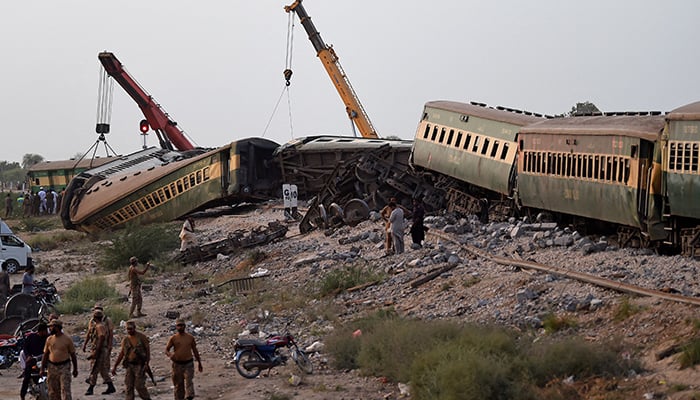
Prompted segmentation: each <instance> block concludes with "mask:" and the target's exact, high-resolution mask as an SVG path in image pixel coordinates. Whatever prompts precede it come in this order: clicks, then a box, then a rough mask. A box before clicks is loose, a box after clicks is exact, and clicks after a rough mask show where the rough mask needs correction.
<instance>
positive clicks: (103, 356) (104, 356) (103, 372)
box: [88, 348, 112, 386]
mask: <svg viewBox="0 0 700 400" xmlns="http://www.w3.org/2000/svg"><path fill="white" fill-rule="evenodd" d="M90 363H91V364H90V376H89V377H88V384H89V385H91V386H95V385H96V384H97V375H98V374H99V375H100V376H102V380H103V381H104V383H110V382H112V376H111V375H110V374H109V350H108V349H107V348H104V349H102V351H100V352H99V353H98V355H97V358H95V359H93V360H90Z"/></svg>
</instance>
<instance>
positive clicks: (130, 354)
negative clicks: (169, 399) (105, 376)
mask: <svg viewBox="0 0 700 400" xmlns="http://www.w3.org/2000/svg"><path fill="white" fill-rule="evenodd" d="M126 333H127V336H126V337H125V338H124V339H122V343H121V351H120V352H119V356H117V360H116V361H115V362H114V367H112V375H116V374H117V366H118V365H119V363H120V362H122V360H123V361H124V364H123V366H124V369H125V370H126V374H125V376H124V386H126V400H134V389H136V391H137V392H138V393H139V397H140V398H142V399H144V400H150V398H151V397H150V395H149V394H148V390H147V389H146V370H147V369H148V368H150V367H149V363H150V362H151V346H150V343H149V340H148V337H146V335H144V334H143V333H141V332H136V323H135V322H134V321H128V322H127V323H126Z"/></svg>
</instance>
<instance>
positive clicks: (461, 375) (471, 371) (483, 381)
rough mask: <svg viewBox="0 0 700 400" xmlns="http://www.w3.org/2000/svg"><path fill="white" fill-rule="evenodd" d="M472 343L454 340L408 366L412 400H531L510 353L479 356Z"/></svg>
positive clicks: (515, 361) (458, 339)
mask: <svg viewBox="0 0 700 400" xmlns="http://www.w3.org/2000/svg"><path fill="white" fill-rule="evenodd" d="M471 342H472V341H471V340H469V339H467V340H464V338H456V339H454V340H452V341H450V342H447V343H444V344H442V345H440V346H436V347H434V348H433V349H432V350H431V351H429V352H427V353H424V354H422V355H420V356H419V357H417V359H416V361H415V362H414V363H413V365H412V366H411V382H412V393H411V395H412V396H411V397H413V398H415V399H416V400H424V399H425V400H428V399H430V400H441V399H445V400H448V399H461V400H481V399H489V400H517V399H532V400H534V397H533V396H532V395H531V394H530V393H529V391H528V390H527V387H526V385H525V384H524V383H523V379H521V376H522V375H523V370H522V367H521V365H522V363H518V362H517V360H516V359H515V358H514V357H513V355H512V354H509V353H498V352H493V351H489V352H487V353H482V352H480V351H479V350H478V349H476V348H474V347H472V346H471V344H472V343H471Z"/></svg>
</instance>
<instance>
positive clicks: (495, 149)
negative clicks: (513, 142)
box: [491, 140, 499, 158]
mask: <svg viewBox="0 0 700 400" xmlns="http://www.w3.org/2000/svg"><path fill="white" fill-rule="evenodd" d="M498 145H499V143H498V140H495V141H494V142H493V146H492V147H491V158H496V154H498Z"/></svg>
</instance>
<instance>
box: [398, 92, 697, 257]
mask: <svg viewBox="0 0 700 400" xmlns="http://www.w3.org/2000/svg"><path fill="white" fill-rule="evenodd" d="M699 130H700V102H696V103H692V104H688V105H686V106H683V107H680V108H678V109H675V110H673V111H671V112H670V113H668V114H662V113H660V112H652V113H606V114H599V115H589V116H575V117H566V118H544V117H543V116H539V115H535V114H532V113H524V112H522V111H516V110H508V109H502V108H501V109H494V108H489V107H485V105H483V104H477V103H472V104H463V103H455V102H446V101H435V102H429V103H427V104H426V105H425V108H424V112H423V117H422V119H421V121H420V123H419V126H418V130H417V132H416V137H415V141H414V145H413V152H412V156H411V162H412V165H413V166H414V167H415V168H416V170H417V171H418V172H419V173H421V174H423V175H424V176H426V177H428V178H429V179H432V180H433V181H434V182H435V184H436V185H440V186H443V187H445V189H446V190H447V192H448V194H449V197H450V200H449V204H450V206H451V207H453V208H456V209H457V210H458V211H463V212H470V213H478V212H483V210H484V208H485V206H487V207H491V208H493V207H497V206H504V207H507V208H510V209H511V210H520V211H523V212H528V211H539V210H544V211H550V212H553V213H556V215H558V216H560V217H561V216H566V217H570V219H576V218H585V219H587V220H594V221H602V222H606V223H611V224H615V226H617V227H618V236H619V241H620V242H621V244H622V245H627V244H629V243H630V242H632V241H636V242H638V244H639V245H644V246H649V245H668V246H671V247H674V248H680V249H682V251H683V252H684V253H687V254H692V253H693V251H694V249H695V248H696V247H699V246H700V245H699V244H698V242H699V241H700V240H699V238H700V203H699V202H698V200H700V172H699V171H698V153H699V147H700V132H699Z"/></svg>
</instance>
